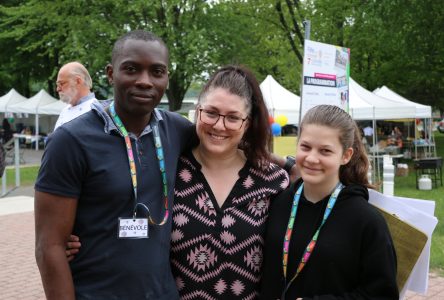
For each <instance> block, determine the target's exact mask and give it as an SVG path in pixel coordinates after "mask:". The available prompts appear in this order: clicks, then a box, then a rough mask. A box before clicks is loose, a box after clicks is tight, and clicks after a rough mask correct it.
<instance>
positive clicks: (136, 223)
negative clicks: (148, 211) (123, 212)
mask: <svg viewBox="0 0 444 300" xmlns="http://www.w3.org/2000/svg"><path fill="white" fill-rule="evenodd" d="M118 237H119V239H147V238H148V219H146V218H145V219H143V218H135V219H133V218H119V228H118Z"/></svg>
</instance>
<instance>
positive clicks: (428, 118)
mask: <svg viewBox="0 0 444 300" xmlns="http://www.w3.org/2000/svg"><path fill="white" fill-rule="evenodd" d="M373 93H374V94H376V95H379V96H382V97H385V98H388V99H391V100H393V101H396V102H399V103H401V104H404V105H414V106H415V118H417V119H424V126H423V127H424V128H423V129H424V130H425V129H427V132H428V133H427V136H429V137H430V143H428V144H427V145H425V146H428V152H429V153H431V152H433V153H434V155H435V156H436V148H435V141H434V139H433V134H432V131H433V129H432V107H431V106H428V105H424V104H420V103H416V102H413V101H410V100H407V99H406V98H404V97H402V96H401V95H399V94H397V93H395V92H394V91H392V90H391V89H389V88H388V87H386V86H385V85H384V86H382V87H380V88H377V89H376V90H374V91H373ZM417 139H418V136H417V132H416V130H415V140H417ZM417 155H418V145H417V144H416V143H415V157H417Z"/></svg>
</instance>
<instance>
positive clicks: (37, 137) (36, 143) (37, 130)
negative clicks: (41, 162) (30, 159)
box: [35, 114, 39, 151]
mask: <svg viewBox="0 0 444 300" xmlns="http://www.w3.org/2000/svg"><path fill="white" fill-rule="evenodd" d="M38 150H39V114H35V151H38Z"/></svg>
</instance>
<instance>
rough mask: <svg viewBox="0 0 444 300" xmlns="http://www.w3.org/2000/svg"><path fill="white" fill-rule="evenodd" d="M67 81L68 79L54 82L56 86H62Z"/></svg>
mask: <svg viewBox="0 0 444 300" xmlns="http://www.w3.org/2000/svg"><path fill="white" fill-rule="evenodd" d="M67 83H68V81H57V82H56V87H57V88H62V87H63V86H64V85H65V84H67Z"/></svg>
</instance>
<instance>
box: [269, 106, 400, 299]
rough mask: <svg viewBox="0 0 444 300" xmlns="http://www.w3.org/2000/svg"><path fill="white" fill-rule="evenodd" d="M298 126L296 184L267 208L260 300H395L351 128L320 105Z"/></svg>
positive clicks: (378, 219)
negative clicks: (299, 129) (297, 171)
mask: <svg viewBox="0 0 444 300" xmlns="http://www.w3.org/2000/svg"><path fill="white" fill-rule="evenodd" d="M300 126H301V131H300V135H299V140H298V145H297V156H296V166H297V168H298V169H299V172H300V174H301V179H299V180H298V181H296V182H295V183H293V184H292V185H291V186H290V187H289V188H287V189H286V190H285V191H284V192H283V193H281V194H280V196H278V197H277V198H276V199H275V201H274V202H273V203H272V206H271V209H270V214H269V219H268V225H267V226H268V227H267V233H266V239H265V257H264V265H263V272H262V274H263V275H262V286H261V298H262V299H273V300H275V299H291V300H294V299H320V300H321V299H398V298H399V293H398V288H397V284H396V253H395V250H394V247H393V243H392V239H391V236H390V233H389V230H388V227H387V224H386V222H385V220H384V218H383V217H382V215H381V214H380V213H379V212H378V211H377V210H376V209H375V208H374V207H373V206H372V205H370V204H369V203H368V190H367V188H371V185H370V184H369V182H368V179H367V169H368V166H369V163H368V159H367V156H366V154H365V150H364V146H363V144H362V142H361V139H360V138H359V137H360V135H359V129H358V127H357V126H356V123H355V122H354V121H353V120H352V118H351V117H350V115H349V114H347V113H346V112H345V111H344V110H342V109H340V108H339V107H336V106H332V105H320V106H316V107H314V108H312V109H310V110H309V111H308V112H307V113H306V115H305V116H304V118H303V120H302V122H301V125H300Z"/></svg>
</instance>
